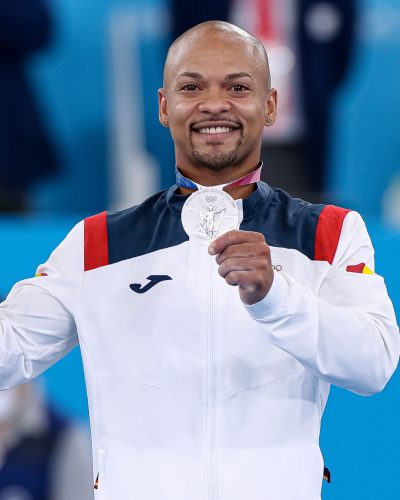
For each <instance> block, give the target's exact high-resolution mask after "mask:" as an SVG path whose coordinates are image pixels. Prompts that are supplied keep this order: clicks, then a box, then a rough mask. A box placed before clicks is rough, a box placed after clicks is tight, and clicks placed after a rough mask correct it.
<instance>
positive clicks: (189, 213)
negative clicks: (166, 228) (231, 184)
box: [181, 187, 239, 242]
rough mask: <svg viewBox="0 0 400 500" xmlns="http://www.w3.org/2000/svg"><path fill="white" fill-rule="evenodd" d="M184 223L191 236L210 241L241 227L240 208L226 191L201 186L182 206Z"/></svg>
mask: <svg viewBox="0 0 400 500" xmlns="http://www.w3.org/2000/svg"><path fill="white" fill-rule="evenodd" d="M181 217H182V225H183V228H184V229H185V231H186V233H187V234H188V236H189V238H196V239H199V240H203V241H205V242H210V241H213V240H215V239H216V238H218V236H221V235H222V234H224V233H226V232H228V231H230V230H232V229H238V227H239V209H238V207H237V205H236V202H235V200H234V199H233V198H232V197H231V196H230V195H229V194H228V193H226V192H225V191H222V190H221V189H216V188H212V187H211V188H201V189H199V190H198V191H195V192H194V193H193V194H191V195H190V196H189V198H188V199H187V200H186V202H185V204H184V205H183V208H182V215H181Z"/></svg>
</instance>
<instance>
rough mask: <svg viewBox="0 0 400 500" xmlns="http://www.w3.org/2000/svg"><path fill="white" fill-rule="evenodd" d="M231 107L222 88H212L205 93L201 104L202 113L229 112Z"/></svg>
mask: <svg viewBox="0 0 400 500" xmlns="http://www.w3.org/2000/svg"><path fill="white" fill-rule="evenodd" d="M230 109H231V105H230V103H229V101H228V100H227V99H226V96H225V95H223V92H222V91H220V90H210V91H209V92H207V93H206V94H205V95H204V98H203V100H202V102H201V103H200V104H199V111H200V112H202V113H209V114H218V113H224V112H227V111H229V110H230Z"/></svg>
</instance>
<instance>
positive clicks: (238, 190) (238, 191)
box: [178, 183, 256, 200]
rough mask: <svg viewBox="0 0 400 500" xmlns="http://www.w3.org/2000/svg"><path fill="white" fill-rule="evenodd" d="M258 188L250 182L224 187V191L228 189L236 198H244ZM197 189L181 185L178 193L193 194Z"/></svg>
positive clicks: (183, 194)
mask: <svg viewBox="0 0 400 500" xmlns="http://www.w3.org/2000/svg"><path fill="white" fill-rule="evenodd" d="M255 189H256V184H255V183H253V184H248V185H247V186H237V187H233V188H229V187H227V188H224V191H226V192H227V193H228V194H229V195H230V196H232V198H233V199H234V200H239V199H241V200H243V199H245V198H247V197H248V196H250V195H251V193H252V192H253V191H254V190H255ZM194 191H195V189H189V188H185V187H181V186H179V188H178V193H179V194H181V195H182V196H187V195H189V194H192V193H193V192H194Z"/></svg>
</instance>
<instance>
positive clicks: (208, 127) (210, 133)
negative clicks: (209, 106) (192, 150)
mask: <svg viewBox="0 0 400 500" xmlns="http://www.w3.org/2000/svg"><path fill="white" fill-rule="evenodd" d="M240 130H241V126H240V125H238V124H237V123H233V122H232V123H231V122H229V123H226V122H225V123H224V122H222V123H212V122H208V123H200V124H196V125H193V126H192V131H193V132H195V133H197V134H199V135H201V136H203V137H204V138H211V137H212V138H213V139H223V138H227V137H229V135H230V134H232V133H235V132H238V131H239V132H240Z"/></svg>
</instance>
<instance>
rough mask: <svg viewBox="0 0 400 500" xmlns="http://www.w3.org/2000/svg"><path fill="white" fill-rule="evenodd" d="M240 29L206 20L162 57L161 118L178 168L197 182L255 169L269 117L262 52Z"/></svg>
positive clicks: (271, 102)
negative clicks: (165, 59)
mask: <svg viewBox="0 0 400 500" xmlns="http://www.w3.org/2000/svg"><path fill="white" fill-rule="evenodd" d="M221 26H222V27H221ZM244 34H245V32H242V31H241V30H239V29H238V28H235V27H233V26H232V25H228V24H226V23H223V24H221V23H205V24H204V25H200V26H198V27H197V28H194V29H193V30H190V31H189V32H188V34H187V35H186V36H185V35H184V36H183V38H181V39H179V40H178V42H177V43H176V45H175V46H173V47H172V49H171V50H170V53H169V55H168V58H167V62H166V67H165V73H164V88H163V89H160V91H159V107H160V121H161V122H164V121H168V123H169V127H170V130H171V135H172V138H173V140H174V143H175V156H176V163H177V165H178V166H179V168H180V169H181V170H182V172H183V173H184V174H185V175H187V176H189V177H190V178H192V179H193V180H195V181H198V182H201V183H203V184H205V183H207V182H208V181H209V182H211V183H212V182H214V181H215V180H216V179H220V180H221V182H224V181H225V180H226V179H228V180H232V179H233V178H238V177H241V175H242V174H243V175H245V174H246V173H248V172H250V171H251V170H252V169H254V168H255V166H256V165H257V164H258V162H259V159H260V148H261V137H262V132H263V128H264V124H265V122H266V118H267V116H269V117H271V118H272V119H273V120H274V118H275V102H276V92H275V91H274V90H270V89H269V73H268V65H267V64H268V63H267V60H266V57H265V54H264V53H263V51H262V50H260V48H259V47H258V46H257V45H256V44H255V43H254V42H253V41H252V38H251V37H250V36H249V35H247V34H245V35H244Z"/></svg>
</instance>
